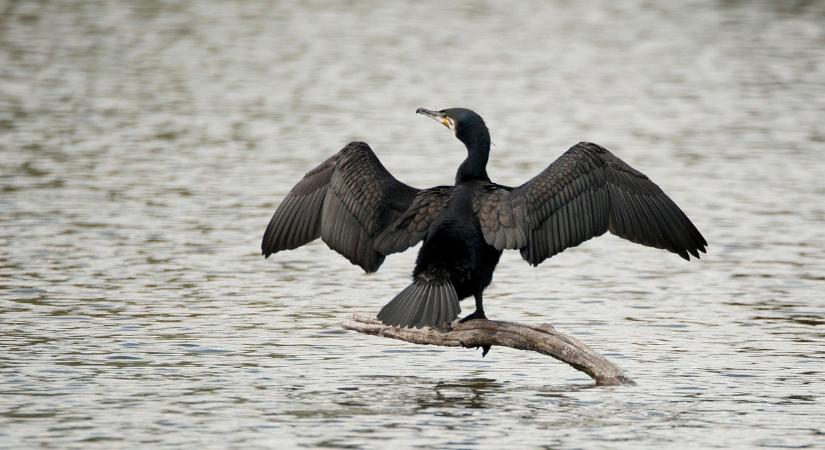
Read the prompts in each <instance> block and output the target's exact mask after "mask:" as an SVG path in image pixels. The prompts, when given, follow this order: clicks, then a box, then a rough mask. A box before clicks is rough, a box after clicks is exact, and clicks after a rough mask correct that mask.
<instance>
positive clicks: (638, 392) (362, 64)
mask: <svg viewBox="0 0 825 450" xmlns="http://www.w3.org/2000/svg"><path fill="white" fill-rule="evenodd" d="M453 106H463V107H469V108H472V109H474V110H476V111H478V112H479V113H480V114H481V115H482V116H483V117H484V118H485V119H486V121H487V124H488V125H489V127H490V128H491V132H492V137H493V142H494V144H495V147H493V152H492V155H491V162H490V166H489V173H490V175H491V177H492V178H493V179H494V180H496V181H498V182H500V183H503V184H509V185H518V184H520V183H522V182H524V181H526V180H527V179H529V178H530V177H532V176H533V175H535V174H537V173H538V172H540V171H541V170H542V169H543V168H544V167H546V165H547V164H549V163H550V162H552V161H553V160H554V159H555V158H556V157H558V156H559V155H560V154H561V153H562V152H563V151H565V150H566V149H567V148H569V147H570V146H571V145H573V144H575V143H576V142H578V141H582V140H587V141H593V142H597V143H600V144H601V145H604V146H606V147H607V148H609V149H611V150H612V151H613V152H614V153H616V154H617V155H619V156H620V157H621V158H623V159H624V160H625V161H627V162H628V163H630V164H631V165H633V166H634V167H636V168H637V169H639V170H641V171H643V172H644V173H646V174H647V175H648V176H650V177H651V178H652V179H653V180H654V181H656V182H657V183H658V184H659V185H660V186H661V187H662V188H663V189H664V190H665V191H666V192H668V193H669V194H670V195H671V197H672V198H673V199H674V200H675V201H676V202H677V203H678V204H679V205H680V206H681V207H682V208H683V209H684V210H685V212H686V213H687V214H688V215H689V216H690V217H691V218H692V219H693V221H694V222H695V223H696V225H697V226H698V227H699V229H700V230H701V231H702V232H703V234H704V235H705V237H706V238H707V240H708V242H709V243H710V246H709V248H708V250H709V252H708V254H707V255H706V256H703V258H702V259H701V260H699V261H693V262H690V263H688V262H685V261H683V260H681V259H680V258H678V257H677V256H676V255H673V254H670V253H667V252H664V251H660V250H655V249H650V248H646V247H641V246H638V245H635V244H632V243H630V242H627V241H624V240H621V239H619V238H617V237H615V236H612V235H606V236H604V237H600V238H598V239H595V240H592V241H589V242H587V243H585V244H583V245H581V246H580V247H577V248H573V249H569V250H567V251H565V252H564V253H562V254H560V255H557V256H555V257H553V258H552V259H550V260H548V261H546V262H545V263H544V264H542V265H541V266H539V267H538V268H533V267H530V266H529V265H527V264H526V263H525V262H524V261H522V260H521V258H520V257H519V255H518V252H508V253H506V254H505V255H504V257H503V258H502V261H501V264H500V266H499V269H498V271H497V272H496V275H495V278H494V281H493V284H492V286H491V287H490V288H489V290H488V291H487V293H486V295H485V299H486V302H485V306H486V310H487V313H488V315H489V316H491V317H492V318H497V319H506V320H513V321H521V322H526V323H534V324H539V323H551V324H553V325H554V326H555V327H556V328H558V329H560V330H562V331H564V332H567V333H569V334H571V335H573V336H575V337H578V338H579V339H581V340H583V341H584V342H586V343H588V344H590V345H591V346H592V347H593V348H595V349H596V350H598V351H599V352H601V353H602V354H604V355H605V356H607V357H608V358H610V359H611V360H612V361H614V362H615V363H616V364H617V365H619V366H620V367H622V368H623V369H624V370H625V371H626V373H627V374H628V375H629V376H630V377H632V378H633V379H634V380H635V381H636V383H637V384H636V385H632V386H621V387H594V386H593V383H592V381H591V380H590V379H589V378H587V377H586V376H585V375H583V374H582V373H580V372H577V371H575V370H573V369H572V368H570V367H568V366H566V365H564V364H561V363H559V362H557V361H556V360H554V359H551V358H548V357H545V356H541V355H538V354H531V353H530V352H523V351H515V350H511V349H507V348H498V347H494V348H493V349H492V351H491V353H490V354H489V355H488V356H487V357H486V358H483V359H482V358H481V357H480V352H479V351H477V350H472V349H450V348H436V347H427V346H418V345H412V344H407V343H404V342H400V341H394V340H390V339H382V338H377V337H371V336H365V335H360V334H357V333H353V332H347V331H344V330H343V329H342V328H341V327H340V323H341V322H342V321H344V320H346V319H347V318H349V317H350V316H351V315H352V314H353V313H355V312H377V311H378V310H379V309H380V307H381V306H382V305H383V304H385V303H386V302H387V301H388V300H389V299H390V298H391V297H392V296H393V295H394V294H395V293H397V292H398V291H400V290H401V289H402V288H403V287H404V286H406V284H407V283H408V276H409V272H410V270H411V268H412V265H413V262H414V258H415V249H413V250H410V251H407V252H406V253H404V254H401V255H395V256H392V257H389V258H388V259H387V261H386V263H385V264H384V266H383V267H382V268H381V270H380V271H379V272H377V273H375V274H372V275H366V274H364V273H363V272H362V271H360V269H358V268H357V267H355V266H352V265H350V264H349V263H348V262H347V261H346V260H345V259H343V258H342V257H340V256H339V255H337V254H335V253H334V252H331V251H329V250H328V249H327V248H326V247H325V245H324V244H323V243H321V242H314V243H312V244H310V245H307V246H306V247H304V248H301V249H298V250H295V251H289V252H284V253H280V254H277V255H275V256H273V257H271V258H270V259H269V260H264V259H263V258H262V257H261V256H260V251H259V245H260V238H261V236H262V233H263V231H264V228H265V226H266V224H267V222H268V220H269V217H270V215H271V214H272V212H273V210H274V208H275V207H276V206H277V205H278V203H279V201H280V200H281V199H282V198H283V197H284V195H285V194H286V193H287V192H288V191H289V189H290V188H291V187H292V185H293V184H294V183H295V182H297V181H298V180H299V179H300V177H301V176H302V175H303V173H304V172H306V171H308V170H310V169H311V168H312V167H314V166H315V165H316V164H318V163H319V162H321V161H322V160H323V159H325V158H326V157H328V156H329V155H332V154H333V153H334V152H336V151H338V149H340V148H341V147H342V146H343V145H344V144H346V143H347V142H349V141H352V140H364V141H366V142H368V143H369V144H370V145H371V146H372V148H373V149H374V150H375V151H376V153H377V154H378V156H379V157H380V158H381V160H382V161H383V162H384V163H385V165H386V166H387V168H388V169H389V170H390V171H391V172H392V173H393V174H394V175H395V176H396V177H398V178H399V179H400V180H402V181H404V182H407V183H408V184H411V185H414V186H418V187H429V186H433V185H437V184H450V183H451V182H452V179H453V176H454V173H455V169H456V167H457V166H458V164H459V163H460V162H461V160H462V159H463V157H464V153H465V152H464V149H463V147H462V146H461V144H460V142H458V141H457V140H456V139H455V138H454V137H453V136H452V135H451V134H450V132H449V131H448V130H446V129H444V128H443V127H440V126H439V125H438V124H435V123H433V122H432V121H430V120H427V119H425V118H422V117H417V116H416V115H415V109H416V108H417V107H428V108H435V109H440V108H446V107H453ZM823 124H825V5H824V4H823V3H822V2H819V1H788V2H780V1H733V0H731V1H691V2H648V1H627V2H594V1H582V2H572V1H562V0H559V1H549V2H545V1H519V2H493V1H489V2H485V1H482V2H465V1H454V2H435V1H421V2H380V1H358V2H355V1H353V2H349V1H348V2H320V1H309V2H288V1H284V2H262V1H244V2H217V1H215V2H213V1H204V2H200V1H182V2H172V1H169V2H166V1H154V0H152V1H149V0H147V1H140V2H126V1H108V2H95V1H72V2H61V1H10V0H0V224H2V225H1V226H0V447H3V448H15V449H19V448H35V447H38V448H136V447H141V448H154V447H163V448H197V447H205V448H227V447H231V448H293V447H321V448H491V449H493V448H630V447H634V448H635V447H646V448H713V447H720V448H721V447H724V448H753V447H782V448H823V447H825V420H824V419H823V417H825V299H824V298H823V292H825V289H824V288H825V263H824V262H823V253H824V252H825V226H824V225H825V200H823V199H824V198H825V165H823V152H824V151H825V125H823ZM464 309H465V313H466V312H469V311H471V310H472V305H470V304H468V303H467V302H465V303H464Z"/></svg>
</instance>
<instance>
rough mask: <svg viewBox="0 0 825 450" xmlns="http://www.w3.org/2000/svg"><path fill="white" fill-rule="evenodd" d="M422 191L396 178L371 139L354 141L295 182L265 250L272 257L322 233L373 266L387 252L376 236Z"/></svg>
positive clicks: (263, 245)
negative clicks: (380, 247)
mask: <svg viewBox="0 0 825 450" xmlns="http://www.w3.org/2000/svg"><path fill="white" fill-rule="evenodd" d="M418 191H419V190H418V189H415V188H413V187H410V186H407V185H406V184H404V183H401V182H400V181H398V180H396V179H395V178H394V177H393V176H392V175H391V174H390V173H389V172H388V171H387V169H385V168H384V166H383V165H382V164H381V162H380V161H379V160H378V157H376V156H375V153H373V151H372V149H371V148H370V147H369V146H368V145H367V144H365V143H363V142H352V143H350V144H348V145H347V146H345V147H344V148H343V149H342V150H341V151H339V152H338V153H336V154H335V155H333V156H332V157H330V158H329V159H327V160H326V161H324V162H323V163H321V164H320V165H319V166H318V167H316V168H314V169H312V170H311V171H309V172H308V173H307V174H306V175H305V176H304V178H303V179H302V180H301V181H299V182H298V184H296V185H295V187H293V188H292V190H291V191H290V192H289V194H287V196H286V198H284V201H283V202H281V205H280V206H279V207H278V208H277V210H276V211H275V213H274V214H273V215H272V219H271V220H270V221H269V225H268V226H267V229H266V231H265V232H264V236H263V240H262V242H261V251H262V252H263V254H264V256H267V257H269V255H271V254H273V253H277V252H279V251H282V250H291V249H294V248H297V247H300V246H302V245H304V244H307V243H309V242H311V241H313V240H315V239H317V238H319V237H320V238H321V239H322V240H323V241H324V242H325V243H326V244H327V246H328V247H329V248H331V249H332V250H335V251H336V252H338V253H340V254H341V255H343V256H344V257H346V258H347V259H348V260H349V261H350V262H352V263H353V264H356V265H358V266H361V268H363V269H364V270H365V271H367V272H374V271H376V270H378V267H379V266H380V265H381V263H382V262H383V261H384V256H385V254H382V253H381V252H379V251H377V250H375V248H374V243H375V240H376V238H377V237H378V235H379V234H380V233H381V232H382V231H383V230H384V229H385V228H387V226H388V225H390V224H391V223H392V222H393V221H394V220H395V219H396V218H398V217H399V216H400V215H401V214H402V213H403V212H404V211H405V210H406V209H407V208H408V207H409V205H410V204H411V203H412V201H413V199H414V198H415V195H416V194H417V193H418Z"/></svg>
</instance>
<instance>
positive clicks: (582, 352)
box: [342, 314, 633, 386]
mask: <svg viewBox="0 0 825 450" xmlns="http://www.w3.org/2000/svg"><path fill="white" fill-rule="evenodd" d="M342 326H343V327H344V328H346V329H347V330H353V331H357V332H359V333H364V334H372V335H376V336H383V337H389V338H393V339H400V340H402V341H407V342H412V343H413V344H424V345H440V346H444V347H466V348H471V347H481V346H483V345H498V346H502V347H510V348H514V349H517V350H531V351H534V352H539V353H541V354H544V355H548V356H552V357H553V358H556V359H558V360H559V361H562V362H565V363H567V364H570V365H571V366H573V368H574V369H576V370H580V371H582V372H584V373H586V374H587V375H589V376H590V378H593V380H594V381H595V382H596V385H599V386H609V385H618V384H632V383H633V380H631V379H630V378H628V377H626V376H625V375H624V373H623V372H622V370H621V369H619V368H618V367H616V365H614V364H613V363H612V362H610V361H608V360H607V359H606V358H605V357H604V356H602V355H600V354H598V353H596V352H595V351H594V350H593V349H591V348H590V347H588V346H587V345H585V344H583V343H581V342H579V340H578V339H575V338H573V337H570V336H568V335H566V334H563V333H560V332H558V331H556V330H555V329H554V328H553V327H552V326H550V325H540V326H534V325H523V324H520V323H514V322H502V321H498V320H470V321H467V322H465V323H458V322H453V323H452V324H451V325H450V327H449V328H399V327H395V326H391V325H385V324H383V323H381V321H379V320H378V319H377V318H375V317H374V316H370V315H366V314H353V316H352V320H348V321H346V322H344V323H343V324H342Z"/></svg>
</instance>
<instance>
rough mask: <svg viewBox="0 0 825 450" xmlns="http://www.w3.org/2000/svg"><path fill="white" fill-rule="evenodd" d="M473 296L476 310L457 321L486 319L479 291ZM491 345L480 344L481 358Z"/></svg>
mask: <svg viewBox="0 0 825 450" xmlns="http://www.w3.org/2000/svg"><path fill="white" fill-rule="evenodd" d="M473 296H474V297H475V299H476V310H475V311H473V313H472V314H470V315H469V316H467V317H465V318H463V319H461V320H459V321H458V323H464V322H466V321H468V320H473V319H485V320H486V319H487V316H485V315H484V306H482V304H481V302H482V299H481V293H478V294H474V295H473ZM491 347H492V346H491V345H490V344H484V345H482V346H481V357H482V358H483V357H485V356H487V353H489V352H490V348H491ZM476 348H478V347H476Z"/></svg>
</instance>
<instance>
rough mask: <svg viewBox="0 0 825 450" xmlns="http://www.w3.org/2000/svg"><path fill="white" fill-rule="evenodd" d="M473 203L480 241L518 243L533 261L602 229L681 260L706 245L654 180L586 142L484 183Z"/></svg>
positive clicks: (512, 245) (500, 245) (507, 245)
mask: <svg viewBox="0 0 825 450" xmlns="http://www.w3.org/2000/svg"><path fill="white" fill-rule="evenodd" d="M475 210H476V214H477V215H478V218H479V223H480V224H481V229H482V233H483V234H484V239H485V241H487V243H488V244H490V245H492V246H494V247H495V248H497V249H499V250H503V249H505V248H509V249H520V250H521V255H522V257H523V258H524V259H525V260H526V261H527V262H529V263H530V264H533V265H538V264H540V263H541V262H542V261H544V260H545V259H547V258H549V257H551V256H553V255H555V254H557V253H559V252H562V251H564V250H565V249H567V248H570V247H575V246H577V245H579V244H581V243H582V242H584V241H587V240H588V239H591V238H593V237H596V236H600V235H602V234H604V233H605V232H606V231H610V232H611V233H613V234H616V235H618V236H619V237H622V238H624V239H627V240H630V241H632V242H636V243H639V244H642V245H646V246H649V247H655V248H660V249H665V250H668V251H671V252H673V253H676V254H678V255H679V256H681V257H682V258H685V259H690V255H692V256H694V257H696V258H698V257H699V252H703V253H704V252H705V247H706V246H707V241H706V240H705V238H704V237H702V234H701V233H700V232H699V230H698V229H696V226H695V225H693V223H692V222H691V221H690V219H688V217H687V216H686V215H685V213H684V212H682V210H681V209H679V207H678V206H676V204H675V203H674V202H673V200H671V199H670V198H669V197H668V196H667V195H666V194H665V193H664V192H663V191H662V190H661V189H660V188H659V186H657V185H656V184H655V183H654V182H652V181H651V180H650V179H649V178H648V177H647V176H645V175H644V174H643V173H641V172H639V171H638V170H636V169H634V168H632V167H631V166H629V165H628V164H626V163H625V162H624V161H622V160H621V159H619V158H617V157H616V156H614V155H613V154H612V153H610V152H609V151H607V150H606V149H604V148H603V147H600V146H598V145H596V144H592V143H587V142H581V143H579V144H576V145H575V146H573V147H572V148H570V150H568V151H567V152H566V153H565V154H564V155H562V156H561V157H559V159H557V160H556V161H555V162H553V163H552V164H551V165H550V166H548V167H547V168H546V169H545V170H544V171H542V173H540V174H539V175H537V176H536V177H534V178H533V179H531V180H530V181H528V182H527V183H525V184H523V185H521V186H519V187H517V188H509V187H506V186H499V185H495V184H492V183H490V184H489V185H487V186H484V187H483V189H482V190H481V191H480V192H478V193H477V195H476V205H475Z"/></svg>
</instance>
